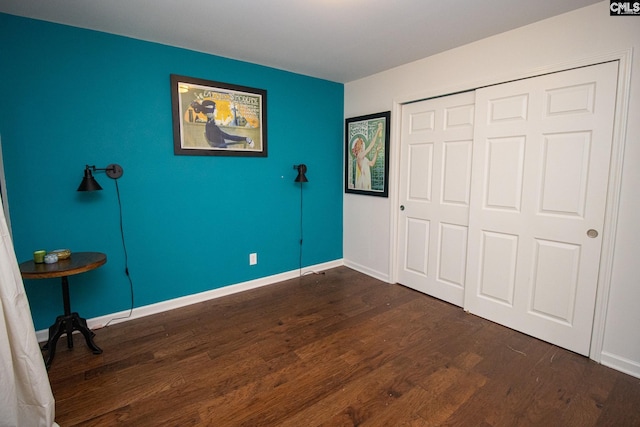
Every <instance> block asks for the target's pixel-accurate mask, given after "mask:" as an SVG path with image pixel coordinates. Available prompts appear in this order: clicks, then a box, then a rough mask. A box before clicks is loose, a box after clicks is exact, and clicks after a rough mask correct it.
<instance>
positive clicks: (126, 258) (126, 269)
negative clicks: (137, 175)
mask: <svg viewBox="0 0 640 427" xmlns="http://www.w3.org/2000/svg"><path fill="white" fill-rule="evenodd" d="M114 182H115V184H116V195H117V197H118V211H119V217H120V237H121V239H122V250H123V251H124V274H125V275H126V276H127V279H128V280H129V293H130V295H131V307H130V308H129V314H128V315H126V316H121V317H114V318H112V319H111V320H109V321H108V322H107V323H106V324H105V325H104V327H105V328H106V327H107V326H109V324H110V323H111V322H113V321H114V320H122V319H128V318H130V317H131V315H132V314H133V306H134V292H133V280H131V275H130V274H129V255H128V254H127V244H126V242H125V238H124V227H123V225H122V202H121V200H120V188H119V187H118V181H117V180H115V181H114Z"/></svg>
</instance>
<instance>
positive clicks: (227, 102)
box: [171, 74, 267, 157]
mask: <svg viewBox="0 0 640 427" xmlns="http://www.w3.org/2000/svg"><path fill="white" fill-rule="evenodd" d="M171 106H172V111H173V146H174V153H175V154H177V155H190V156H253V157H266V156H267V91H266V90H262V89H254V88H250V87H246V86H238V85H233V84H229V83H220V82H214V81H210V80H203V79H196V78H193V77H185V76H178V75H175V74H172V75H171Z"/></svg>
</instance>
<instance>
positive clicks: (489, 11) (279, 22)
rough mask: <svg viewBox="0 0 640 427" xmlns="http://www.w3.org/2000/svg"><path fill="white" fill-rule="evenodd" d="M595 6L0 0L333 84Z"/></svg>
mask: <svg viewBox="0 0 640 427" xmlns="http://www.w3.org/2000/svg"><path fill="white" fill-rule="evenodd" d="M598 1H600V0H482V1H478V0H446V1H445V0H188V1H180V0H102V1H99V0H0V12H5V13H8V14H12V15H18V16H26V17H30V18H34V19H40V20H45V21H51V22H56V23H61V24H67V25H72V26H75V27H81V28H88V29H92V30H98V31H103V32H107V33H113V34H118V35H122V36H127V37H132V38H136V39H140V40H147V41H153V42H157V43H162V44H166V45H170V46H176V47H181V48H186V49H190V50H194V51H199V52H205V53H210V54H214V55H218V56H223V57H227V58H233V59H239V60H242V61H248V62H252V63H255V64H260V65H266V66H269V67H274V68H278V69H282V70H287V71H292V72H295V73H300V74H304V75H308V76H313V77H319V78H322V79H326V80H331V81H335V82H340V83H347V82H350V81H353V80H357V79H359V78H362V77H366V76H369V75H371V74H375V73H378V72H380V71H384V70H388V69H391V68H393V67H396V66H398V65H402V64H406V63H408V62H411V61H415V60H417V59H421V58H425V57H427V56H430V55H433V54H436V53H439V52H443V51H446V50H449V49H452V48H455V47H457V46H461V45H464V44H467V43H469V42H472V41H475V40H479V39H482V38H485V37H488V36H492V35H495V34H499V33H502V32H505V31H508V30H511V29H514V28H517V27H521V26H523V25H527V24H530V23H533V22H536V21H539V20H542V19H545V18H549V17H551V16H555V15H559V14H561V13H565V12H568V11H571V10H574V9H578V8H581V7H584V6H588V5H591V4H594V3H597V2H598Z"/></svg>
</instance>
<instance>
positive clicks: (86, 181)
mask: <svg viewBox="0 0 640 427" xmlns="http://www.w3.org/2000/svg"><path fill="white" fill-rule="evenodd" d="M97 190H102V187H101V186H100V184H98V181H96V179H95V178H94V177H93V173H91V169H90V168H89V166H87V167H86V168H85V169H84V178H82V182H81V183H80V186H79V187H78V191H97Z"/></svg>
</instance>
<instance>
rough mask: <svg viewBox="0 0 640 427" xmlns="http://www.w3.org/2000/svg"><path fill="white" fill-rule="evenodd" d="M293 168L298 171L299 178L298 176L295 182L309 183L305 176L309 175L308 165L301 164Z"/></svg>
mask: <svg viewBox="0 0 640 427" xmlns="http://www.w3.org/2000/svg"><path fill="white" fill-rule="evenodd" d="M293 168H294V169H297V170H298V176H296V179H294V180H293V182H309V180H308V179H307V176H306V175H305V174H306V173H307V165H305V164H304V163H301V164H299V165H293ZM301 188H302V187H301Z"/></svg>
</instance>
